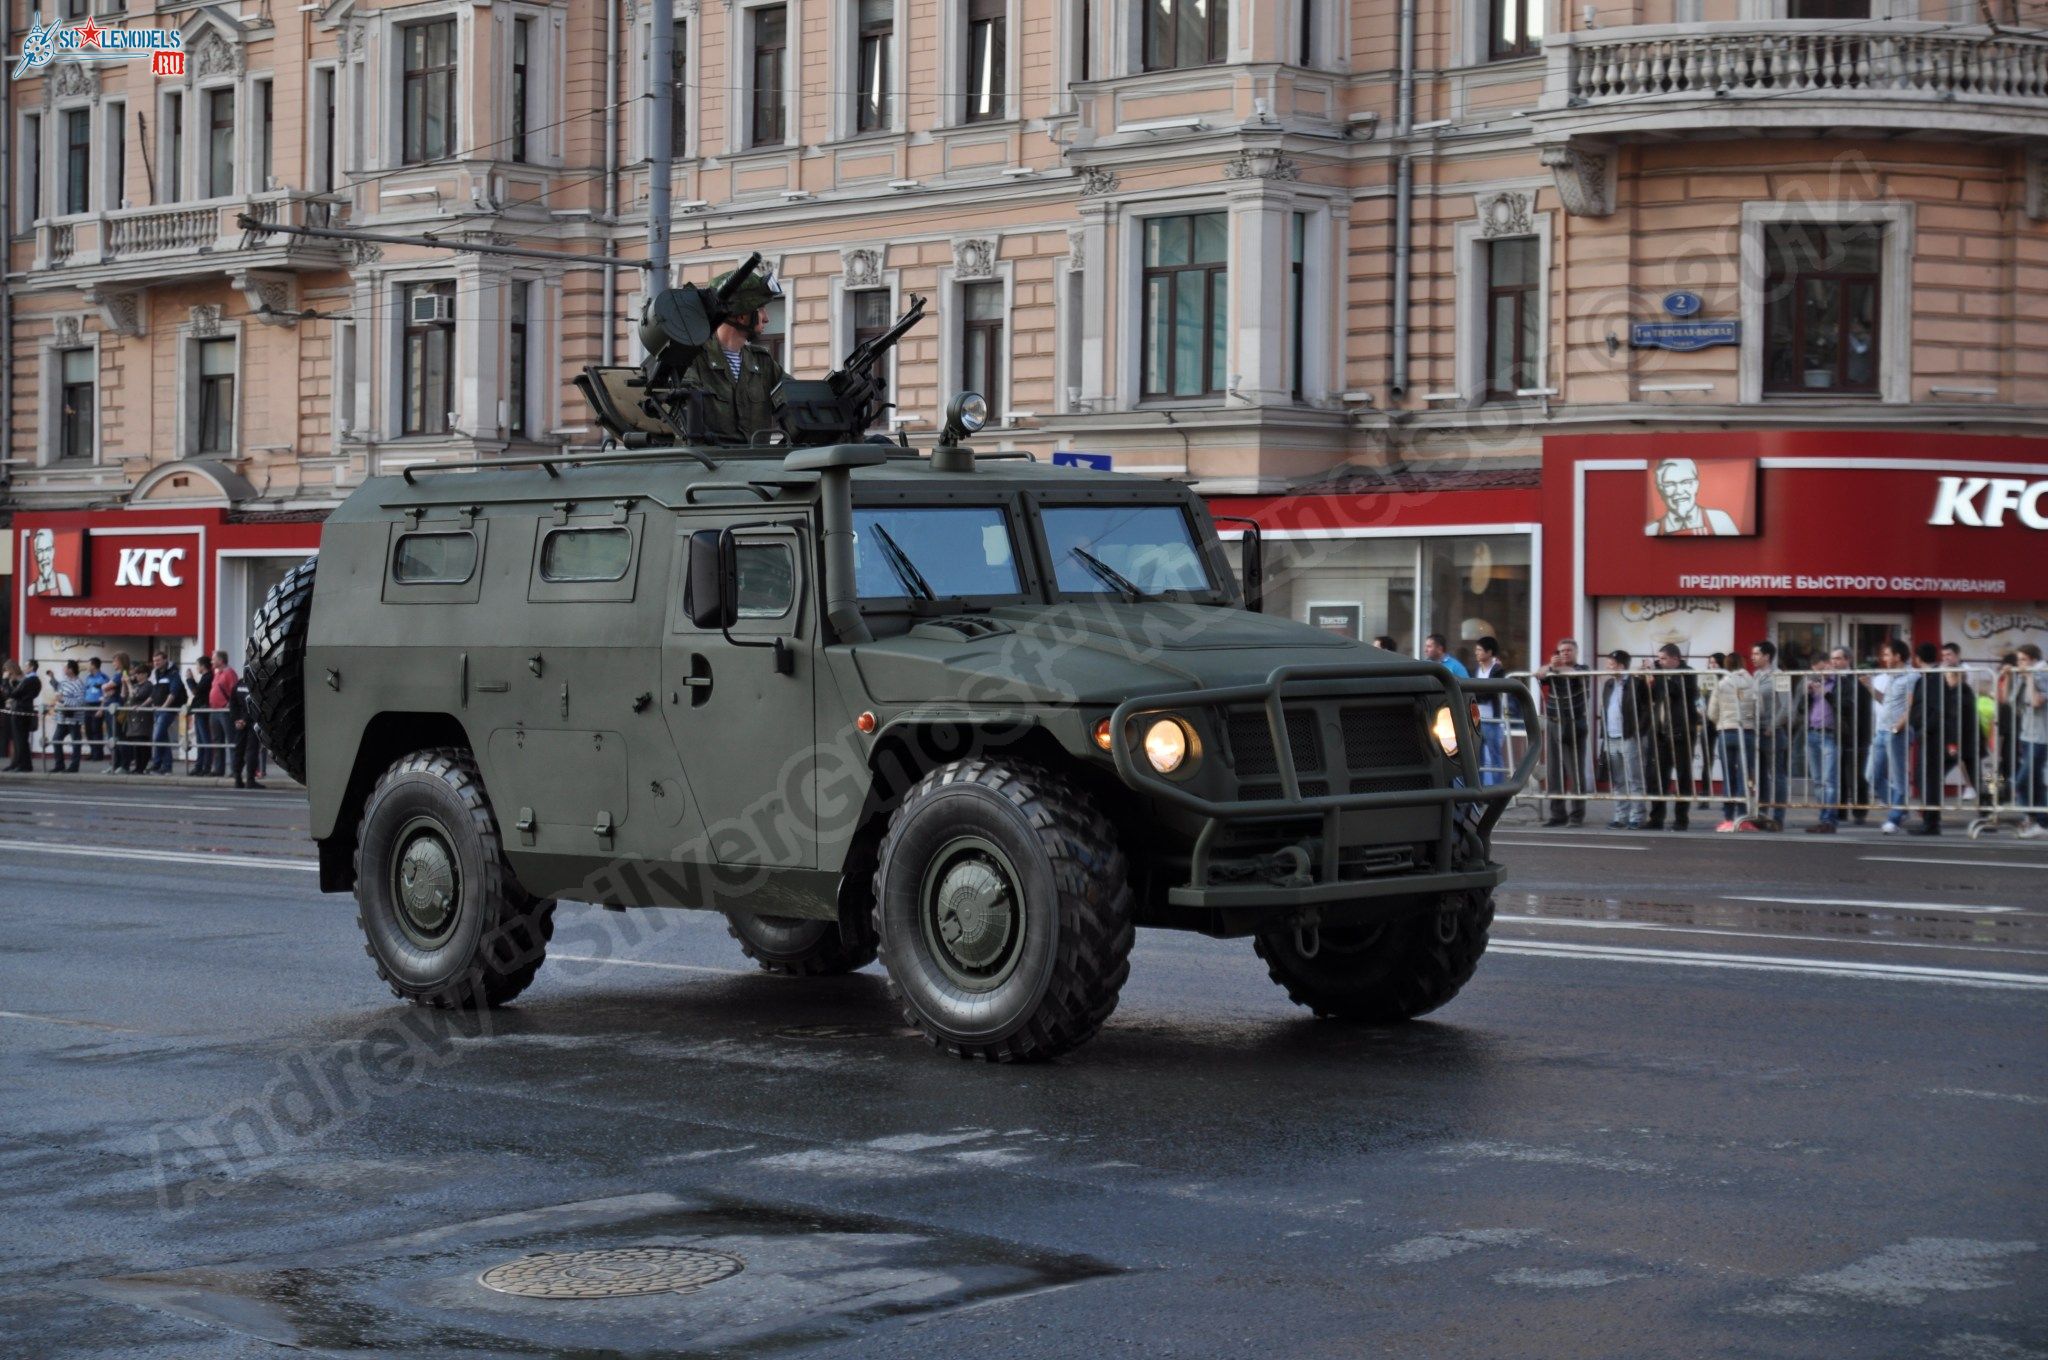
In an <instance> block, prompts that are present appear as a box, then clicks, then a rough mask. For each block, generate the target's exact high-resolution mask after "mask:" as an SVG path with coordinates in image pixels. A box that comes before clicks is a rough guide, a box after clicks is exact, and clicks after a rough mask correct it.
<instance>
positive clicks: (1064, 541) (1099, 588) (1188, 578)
mask: <svg viewBox="0 0 2048 1360" xmlns="http://www.w3.org/2000/svg"><path fill="white" fill-rule="evenodd" d="M1039 518H1040V519H1041V520H1043V521H1044V523H1045V542H1046V546H1047V547H1048V548H1050V549H1051V550H1052V569H1053V578H1054V580H1056V581H1057V582H1058V583H1059V588H1060V590H1061V592H1062V593H1064V594H1068V595H1121V596H1124V597H1125V598H1126V599H1143V598H1145V597H1147V596H1152V595H1161V594H1165V593H1167V592H1170V591H1183V592H1185V591H1194V592H1203V591H1208V590H1212V589H1214V588H1215V587H1214V585H1213V584H1212V583H1211V581H1210V580H1209V569H1208V567H1207V566H1206V565H1204V563H1203V561H1202V553H1201V550H1200V549H1199V548H1197V547H1196V546H1195V538H1194V535H1193V533H1191V532H1190V531H1189V529H1188V517H1187V513H1186V512H1185V511H1184V510H1182V509H1181V507H1180V506H1178V505H1072V506H1057V505H1049V506H1046V507H1045V508H1044V509H1042V510H1041V511H1040V512H1039Z"/></svg>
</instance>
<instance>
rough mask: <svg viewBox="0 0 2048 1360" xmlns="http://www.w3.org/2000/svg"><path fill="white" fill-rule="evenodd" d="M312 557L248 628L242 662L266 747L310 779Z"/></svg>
mask: <svg viewBox="0 0 2048 1360" xmlns="http://www.w3.org/2000/svg"><path fill="white" fill-rule="evenodd" d="M318 561H319V559H318V558H317V557H309V558H307V559H306V560H305V561H303V562H301V563H300V564H299V565H298V566H296V567H293V568H292V569H291V570H290V571H288V572H286V573H285V574H284V579H283V580H281V581H279V582H278V583H277V584H276V585H275V586H273V587H271V591H270V594H268V595H267V596H265V597H264V599H263V607H262V608H261V609H259V610H257V611H256V618H255V621H254V622H253V623H252V624H251V625H250V628H249V654H248V656H247V658H245V659H244V661H243V663H242V678H243V679H244V680H246V681H247V682H248V685H249V698H250V701H251V702H252V703H253V704H254V705H255V708H256V720H257V722H258V724H259V725H260V726H259V734H260V735H261V737H262V738H263V746H264V749H265V750H267V751H269V752H270V756H271V759H273V760H275V761H276V762H277V763H278V764H279V765H280V766H282V767H283V769H284V772H285V773H286V774H288V775H290V776H291V777H292V778H293V779H296V780H297V781H298V782H300V783H301V784H303V783H305V782H306V622H307V620H308V619H310V618H311V617H312V615H313V568H314V566H315V565H317V563H318Z"/></svg>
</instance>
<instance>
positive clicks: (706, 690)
mask: <svg viewBox="0 0 2048 1360" xmlns="http://www.w3.org/2000/svg"><path fill="white" fill-rule="evenodd" d="M683 688H684V689H687V690H689V691H690V707H691V708H701V707H703V706H704V705H705V704H706V703H708V702H709V701H710V699H711V661H710V658H708V657H706V656H705V655H704V653H702V652H695V653H692V654H691V656H690V673H689V674H688V675H686V676H684V677H683Z"/></svg>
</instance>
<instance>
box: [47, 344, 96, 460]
mask: <svg viewBox="0 0 2048 1360" xmlns="http://www.w3.org/2000/svg"><path fill="white" fill-rule="evenodd" d="M98 410H99V352H98V351H97V350H95V349H93V348H92V347H91V346H89V345H88V346H81V347H79V348H76V349H66V350H59V351H58V352H57V456H58V457H59V458H64V459H74V458H75V459H90V458H91V457H92V456H93V424H94V417H95V415H96V413H97V412H98Z"/></svg>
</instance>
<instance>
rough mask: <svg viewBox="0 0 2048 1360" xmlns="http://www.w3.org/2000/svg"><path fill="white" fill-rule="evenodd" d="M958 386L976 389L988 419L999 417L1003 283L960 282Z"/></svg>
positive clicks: (1001, 407) (1001, 372) (1001, 399)
mask: <svg viewBox="0 0 2048 1360" xmlns="http://www.w3.org/2000/svg"><path fill="white" fill-rule="evenodd" d="M959 371H960V382H959V387H960V390H962V391H964V392H979V393H980V394H981V395H982V397H983V398H984V399H986V400H987V402H988V409H989V414H990V418H991V419H995V420H1001V419H1002V418H1003V416H1002V412H1003V411H1004V410H1006V409H1007V408H1006V407H1005V405H1004V395H1003V390H1002V389H1003V285H1002V283H1001V282H1000V281H992V282H987V283H965V284H962V285H961V286H960V370H959Z"/></svg>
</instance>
